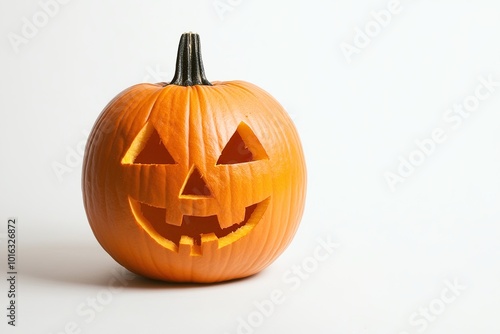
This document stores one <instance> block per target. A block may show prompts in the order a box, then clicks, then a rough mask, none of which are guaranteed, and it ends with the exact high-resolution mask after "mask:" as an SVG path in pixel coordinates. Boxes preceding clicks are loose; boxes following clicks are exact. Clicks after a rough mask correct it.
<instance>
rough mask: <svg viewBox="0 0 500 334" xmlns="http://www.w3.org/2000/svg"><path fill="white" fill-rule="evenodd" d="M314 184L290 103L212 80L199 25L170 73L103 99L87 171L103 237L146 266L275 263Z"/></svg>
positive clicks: (226, 273) (122, 259)
mask: <svg viewBox="0 0 500 334" xmlns="http://www.w3.org/2000/svg"><path fill="white" fill-rule="evenodd" d="M305 187H306V169H305V162H304V156H303V152H302V148H301V143H300V140H299V137H298V134H297V131H296V129H295V127H294V125H293V123H292V121H291V119H290V118H289V117H288V115H287V113H286V112H285V110H284V109H283V108H282V107H281V105H280V104H279V103H278V102H277V101H276V100H275V99H274V98H272V97H271V96H270V95H269V94H268V93H266V92H265V91H263V90H262V89H260V88H258V87H256V86H254V85H252V84H249V83H246V82H242V81H231V82H212V83H210V82H209V81H208V80H207V79H206V78H205V74H204V70H203V65H202V62H201V53H200V48H199V36H198V35H197V34H193V33H186V34H183V35H182V37H181V41H180V44H179V50H178V56H177V67H176V73H175V75H174V79H173V80H172V81H171V82H170V83H168V84H166V83H158V84H149V83H143V84H138V85H135V86H133V87H130V88H128V89H126V90H125V91H123V92H122V93H120V94H119V95H118V96H117V97H115V98H114V99H113V100H112V101H111V102H110V103H109V104H108V105H107V106H106V107H105V109H104V110H103V112H102V113H101V115H100V116H99V118H98V120H97V121H96V124H95V125H94V128H93V129H92V132H91V134H90V136H89V140H88V143H87V147H86V151H85V156H84V164H83V176H82V190H83V199H84V205H85V210H86V213H87V217H88V220H89V223H90V226H91V228H92V231H93V232H94V235H95V236H96V238H97V240H98V241H99V243H100V244H101V245H102V247H103V248H104V249H105V250H106V251H107V252H108V253H109V254H110V255H111V256H112V257H113V258H114V259H115V260H116V261H117V262H119V263H120V264H122V265H123V266H124V267H126V268H127V269H129V270H131V271H133V272H135V273H137V274H140V275H144V276H147V277H150V278H153V279H160V280H167V281H180V282H217V281H223V280H229V279H235V278H240V277H245V276H249V275H252V274H255V273H257V272H259V271H260V270H262V269H263V268H265V267H267V266H268V265H269V264H270V263H271V262H272V261H274V260H275V259H276V258H277V257H278V256H279V255H280V254H281V253H282V252H283V250H284V249H285V248H286V247H287V246H288V244H289V243H290V241H291V240H292V238H293V236H294V234H295V232H296V230H297V228H298V225H299V222H300V219H301V216H302V212H303V208H304V201H305Z"/></svg>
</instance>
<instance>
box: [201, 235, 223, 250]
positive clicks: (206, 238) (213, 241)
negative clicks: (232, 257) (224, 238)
mask: <svg viewBox="0 0 500 334" xmlns="http://www.w3.org/2000/svg"><path fill="white" fill-rule="evenodd" d="M217 248H219V238H217V236H216V235H215V233H207V234H202V235H201V252H202V253H205V252H213V251H214V250H216V249H217Z"/></svg>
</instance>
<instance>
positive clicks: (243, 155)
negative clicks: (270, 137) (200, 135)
mask: <svg viewBox="0 0 500 334" xmlns="http://www.w3.org/2000/svg"><path fill="white" fill-rule="evenodd" d="M263 159H268V156H267V153H266V150H265V149H264V147H263V146H262V144H261V143H260V141H259V139H258V138H257V136H256V135H255V133H254V132H253V131H252V129H250V127H249V126H248V125H247V124H245V123H244V122H241V123H240V125H238V128H237V129H236V131H235V132H234V134H233V135H232V136H231V138H230V139H229V141H228V142H227V144H226V146H225V147H224V149H223V150H222V153H221V155H220V157H219V159H218V160H217V165H231V164H240V163H245V162H250V161H255V160H263Z"/></svg>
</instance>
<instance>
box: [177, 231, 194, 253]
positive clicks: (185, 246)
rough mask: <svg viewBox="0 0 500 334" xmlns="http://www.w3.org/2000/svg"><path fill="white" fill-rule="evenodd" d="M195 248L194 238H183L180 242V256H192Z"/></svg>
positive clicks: (185, 236)
mask: <svg viewBox="0 0 500 334" xmlns="http://www.w3.org/2000/svg"><path fill="white" fill-rule="evenodd" d="M193 246H194V241H193V238H191V237H188V236H187V235H183V236H181V240H179V255H185V256H192V255H194V254H192V249H193Z"/></svg>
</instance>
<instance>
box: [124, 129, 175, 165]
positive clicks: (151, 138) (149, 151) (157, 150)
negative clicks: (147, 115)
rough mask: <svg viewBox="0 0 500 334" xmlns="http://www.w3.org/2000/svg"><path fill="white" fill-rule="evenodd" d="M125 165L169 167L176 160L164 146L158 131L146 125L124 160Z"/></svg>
mask: <svg viewBox="0 0 500 334" xmlns="http://www.w3.org/2000/svg"><path fill="white" fill-rule="evenodd" d="M122 163H123V164H143V165H167V164H175V160H174V158H173V157H172V155H171V154H170V152H168V150H167V148H166V147H165V145H164V144H163V142H162V140H161V138H160V135H159V134H158V131H156V129H155V128H154V126H153V125H150V123H148V124H146V125H145V126H144V127H143V128H142V130H141V131H140V132H139V134H138V135H137V137H135V139H134V141H133V142H132V145H130V148H129V149H128V151H127V153H126V154H125V156H124V157H123V159H122Z"/></svg>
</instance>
